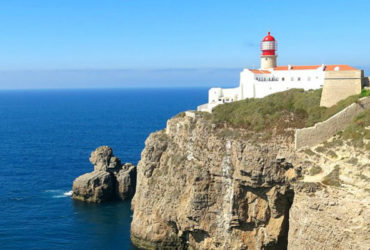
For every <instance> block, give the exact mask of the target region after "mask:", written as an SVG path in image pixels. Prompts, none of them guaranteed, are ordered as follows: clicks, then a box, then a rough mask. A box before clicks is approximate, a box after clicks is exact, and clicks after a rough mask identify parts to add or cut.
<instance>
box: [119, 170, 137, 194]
mask: <svg viewBox="0 0 370 250" xmlns="http://www.w3.org/2000/svg"><path fill="white" fill-rule="evenodd" d="M116 178H117V187H116V192H117V196H118V197H119V199H121V200H127V199H131V198H132V197H133V196H134V194H135V186H136V167H135V166H134V165H132V164H131V163H125V164H124V165H123V167H122V169H121V170H120V171H119V172H118V173H117V175H116Z"/></svg>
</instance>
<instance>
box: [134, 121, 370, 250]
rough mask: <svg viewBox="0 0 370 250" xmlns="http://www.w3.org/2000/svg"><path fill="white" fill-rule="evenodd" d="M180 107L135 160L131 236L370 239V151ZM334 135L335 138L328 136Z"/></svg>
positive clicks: (263, 242)
mask: <svg viewBox="0 0 370 250" xmlns="http://www.w3.org/2000/svg"><path fill="white" fill-rule="evenodd" d="M291 139H292V138H291V137H289V136H285V137H277V136H275V137H274V136H273V137H272V138H271V139H269V140H263V138H262V137H261V138H258V137H257V138H256V137H255V136H251V135H249V134H248V132H247V131H244V130H242V129H239V130H237V129H232V128H229V127H227V126H223V127H218V126H216V125H215V124H212V123H211V122H210V121H208V120H206V119H204V118H201V117H199V116H197V115H195V114H194V115H193V116H192V117H190V116H177V117H175V118H172V119H171V120H169V121H168V123H167V127H166V129H165V130H163V131H158V132H155V133H153V134H151V135H150V136H149V138H148V139H147V140H146V143H145V149H144V150H143V152H142V157H141V161H140V162H139V165H138V179H137V180H138V183H137V191H136V194H135V196H134V199H133V201H132V208H133V210H134V215H133V221H132V224H131V239H132V241H133V243H134V244H136V245H138V246H140V247H141V248H144V249H161V248H168V249H293V250H297V249H298V250H301V249H302V250H306V249H370V236H369V235H370V217H369V216H370V198H369V197H370V196H369V193H370V191H369V190H370V164H369V159H370V157H369V152H368V151H366V150H359V149H358V148H355V147H353V146H350V145H349V144H348V143H346V142H336V143H335V141H328V142H326V144H325V145H319V147H318V148H316V149H315V148H310V149H304V150H300V151H296V150H294V149H293V148H294V147H293V142H292V140H291ZM330 145H334V146H330Z"/></svg>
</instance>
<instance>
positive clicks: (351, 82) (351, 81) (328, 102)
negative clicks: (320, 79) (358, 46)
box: [320, 70, 364, 107]
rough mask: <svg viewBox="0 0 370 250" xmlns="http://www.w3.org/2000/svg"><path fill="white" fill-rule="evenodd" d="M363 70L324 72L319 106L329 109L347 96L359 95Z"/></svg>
mask: <svg viewBox="0 0 370 250" xmlns="http://www.w3.org/2000/svg"><path fill="white" fill-rule="evenodd" d="M362 81H364V71H363V70H345V71H326V72H325V80H324V87H323V89H322V95H321V101H320V106H323V107H331V106H333V105H335V104H336V103H337V102H339V101H340V100H343V99H346V98H347V97H348V96H351V95H357V94H360V93H361V88H362Z"/></svg>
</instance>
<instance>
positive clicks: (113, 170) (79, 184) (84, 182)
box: [72, 146, 136, 203]
mask: <svg viewBox="0 0 370 250" xmlns="http://www.w3.org/2000/svg"><path fill="white" fill-rule="evenodd" d="M89 160H90V162H91V163H92V164H93V165H94V171H93V172H90V173H87V174H84V175H81V176H80V177H78V178H76V179H75V180H74V181H73V193H72V198H73V199H76V200H81V201H86V202H95V203H101V202H105V201H112V200H128V199H131V198H132V197H133V195H134V194H135V185H136V167H135V166H134V165H132V164H131V163H125V164H124V165H122V164H121V161H120V159H118V158H117V157H115V156H114V155H113V150H112V149H111V148H110V147H108V146H101V147H99V148H97V149H96V150H95V151H93V152H92V153H91V156H90V159H89Z"/></svg>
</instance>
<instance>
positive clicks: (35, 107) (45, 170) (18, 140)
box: [0, 88, 208, 249]
mask: <svg viewBox="0 0 370 250" xmlns="http://www.w3.org/2000/svg"><path fill="white" fill-rule="evenodd" d="M207 92H208V91H207V90H206V89H201V88H199V89H120V90H32V91H0V249H135V248H134V247H133V246H132V245H131V242H130V235H129V230H130V222H131V218H132V211H131V210H130V202H116V203H108V204H102V205H96V204H95V205H94V204H84V203H82V202H77V201H73V200H72V199H71V198H70V194H71V189H72V181H73V180H74V179H75V178H76V177H77V176H79V175H81V174H84V173H86V172H90V171H92V170H93V166H92V165H91V164H90V163H89V160H88V158H89V156H90V153H91V152H92V151H93V150H94V149H95V148H97V147H98V146H101V145H109V146H111V147H112V148H113V150H114V154H115V155H116V156H118V157H119V158H120V159H121V160H122V162H132V163H134V164H137V162H138V161H139V160H140V153H141V151H142V150H143V147H144V141H145V139H146V137H147V136H148V135H149V134H150V133H151V132H153V131H156V130H159V129H163V128H164V127H165V126H166V121H167V119H169V118H170V117H172V116H174V115H176V114H177V113H178V112H180V111H184V110H189V109H195V108H196V105H199V104H203V103H205V102H206V101H207Z"/></svg>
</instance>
